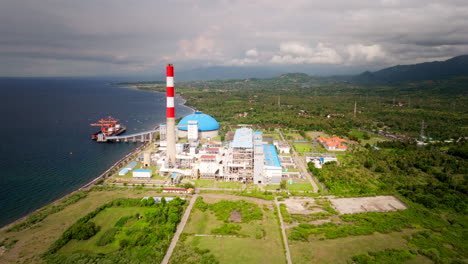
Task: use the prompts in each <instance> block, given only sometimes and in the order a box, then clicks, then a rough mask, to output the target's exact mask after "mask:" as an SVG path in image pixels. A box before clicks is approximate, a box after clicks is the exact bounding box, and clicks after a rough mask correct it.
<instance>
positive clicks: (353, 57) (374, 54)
mask: <svg viewBox="0 0 468 264" xmlns="http://www.w3.org/2000/svg"><path fill="white" fill-rule="evenodd" d="M346 51H347V52H348V55H349V59H348V63H353V62H358V63H359V62H361V63H362V62H374V61H378V60H380V61H382V60H384V59H385V58H386V54H385V52H384V51H383V49H382V47H381V46H380V45H377V44H374V45H369V46H365V45H362V44H353V45H349V46H348V47H347V49H346Z"/></svg>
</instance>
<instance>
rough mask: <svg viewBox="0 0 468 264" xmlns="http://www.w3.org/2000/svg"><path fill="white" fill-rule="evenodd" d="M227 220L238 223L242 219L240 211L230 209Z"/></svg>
mask: <svg viewBox="0 0 468 264" xmlns="http://www.w3.org/2000/svg"><path fill="white" fill-rule="evenodd" d="M229 220H230V221H231V222H233V223H240V222H241V221H242V216H241V213H240V212H239V211H232V212H231V215H230V216H229Z"/></svg>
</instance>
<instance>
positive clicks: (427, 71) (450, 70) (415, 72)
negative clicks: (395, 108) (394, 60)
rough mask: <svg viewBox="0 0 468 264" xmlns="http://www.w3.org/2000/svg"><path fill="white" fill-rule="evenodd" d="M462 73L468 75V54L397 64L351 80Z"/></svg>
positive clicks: (427, 77) (433, 77)
mask: <svg viewBox="0 0 468 264" xmlns="http://www.w3.org/2000/svg"><path fill="white" fill-rule="evenodd" d="M461 75H468V55H461V56H457V57H454V58H451V59H449V60H446V61H433V62H425V63H418V64H413V65H397V66H393V67H389V68H385V69H382V70H379V71H375V72H369V71H366V72H363V73H361V74H359V75H357V76H353V77H351V81H353V82H357V83H361V84H389V83H401V82H411V81H423V80H440V79H446V78H450V77H453V76H461Z"/></svg>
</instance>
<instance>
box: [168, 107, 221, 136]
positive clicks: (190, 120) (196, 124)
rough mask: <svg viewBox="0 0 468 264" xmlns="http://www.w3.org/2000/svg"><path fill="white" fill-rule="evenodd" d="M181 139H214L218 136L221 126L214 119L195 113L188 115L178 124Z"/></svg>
mask: <svg viewBox="0 0 468 264" xmlns="http://www.w3.org/2000/svg"><path fill="white" fill-rule="evenodd" d="M177 130H178V131H177V132H178V136H179V137H187V138H188V139H189V140H190V139H192V140H197V139H199V138H214V137H217V136H218V130H219V124H218V121H216V119H214V118H213V117H211V116H209V115H207V114H203V113H201V112H195V113H193V114H191V115H188V116H186V117H184V118H182V120H180V122H179V124H177Z"/></svg>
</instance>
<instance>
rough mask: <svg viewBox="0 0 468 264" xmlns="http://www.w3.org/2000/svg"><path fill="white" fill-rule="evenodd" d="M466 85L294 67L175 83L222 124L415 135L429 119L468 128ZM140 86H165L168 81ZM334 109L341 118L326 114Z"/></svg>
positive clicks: (439, 132)
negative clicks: (370, 78)
mask: <svg viewBox="0 0 468 264" xmlns="http://www.w3.org/2000/svg"><path fill="white" fill-rule="evenodd" d="M467 84H468V78H467V77H463V76H460V77H451V78H448V79H442V80H429V81H417V82H410V83H399V84H395V85H391V86H390V85H387V86H383V85H378V86H359V85H354V84H351V83H348V82H347V81H343V80H338V79H331V78H321V77H313V76H308V75H306V74H302V73H294V74H284V75H281V76H279V77H275V78H271V79H245V80H223V81H222V80H218V81H217V80H214V81H193V82H181V83H177V84H176V86H177V88H176V90H177V92H178V93H180V94H181V95H182V96H183V97H184V98H186V99H187V100H188V102H187V103H188V105H190V106H192V107H194V108H196V109H198V110H200V111H203V112H205V113H207V114H209V115H212V116H213V117H215V118H216V119H217V120H218V121H220V122H221V123H222V124H236V123H251V124H274V125H283V126H287V127H289V128H294V129H299V130H308V131H311V130H321V131H325V132H328V133H331V134H336V135H343V136H346V135H347V133H348V131H349V130H350V129H351V128H356V127H358V128H364V129H368V130H374V131H377V130H388V131H392V132H394V133H404V134H406V135H409V136H412V137H414V138H417V137H418V136H419V134H420V131H421V123H422V121H424V132H425V136H427V137H428V138H433V139H437V140H449V139H458V138H460V137H463V136H464V135H465V134H466V127H468V112H467V108H466V107H465V106H466V105H468V97H467V96H466V95H467V93H468V86H467ZM137 86H138V87H139V88H140V89H149V90H157V91H164V90H165V85H164V84H154V83H149V84H141V83H140V84H137ZM355 106H356V113H354V109H355ZM240 114H242V116H240ZM329 114H340V115H339V116H340V117H332V118H327V115H329Z"/></svg>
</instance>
